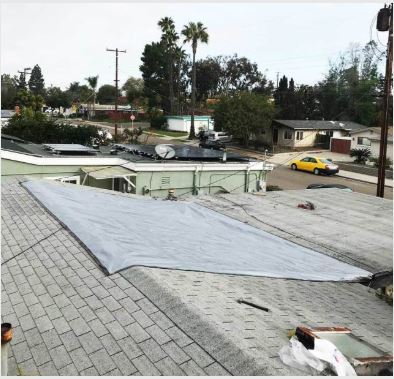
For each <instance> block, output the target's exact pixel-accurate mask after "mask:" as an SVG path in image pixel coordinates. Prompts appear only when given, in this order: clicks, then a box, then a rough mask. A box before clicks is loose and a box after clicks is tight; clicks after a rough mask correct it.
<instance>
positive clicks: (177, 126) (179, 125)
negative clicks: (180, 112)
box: [167, 118, 187, 132]
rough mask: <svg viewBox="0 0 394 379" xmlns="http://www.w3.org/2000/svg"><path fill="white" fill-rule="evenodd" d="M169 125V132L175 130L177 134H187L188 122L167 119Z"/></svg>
mask: <svg viewBox="0 0 394 379" xmlns="http://www.w3.org/2000/svg"><path fill="white" fill-rule="evenodd" d="M167 123H168V130H173V131H176V132H187V129H186V122H185V120H183V119H176V118H171V119H167Z"/></svg>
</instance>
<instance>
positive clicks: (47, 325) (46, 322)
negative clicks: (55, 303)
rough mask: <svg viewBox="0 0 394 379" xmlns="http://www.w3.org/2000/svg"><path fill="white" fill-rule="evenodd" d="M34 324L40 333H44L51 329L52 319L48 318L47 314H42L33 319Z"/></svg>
mask: <svg viewBox="0 0 394 379" xmlns="http://www.w3.org/2000/svg"><path fill="white" fill-rule="evenodd" d="M35 321H36V325H37V328H38V330H39V331H40V333H44V332H46V331H48V330H51V329H53V324H52V321H51V320H50V319H49V317H48V316H46V315H45V316H42V317H39V318H36V319H35Z"/></svg>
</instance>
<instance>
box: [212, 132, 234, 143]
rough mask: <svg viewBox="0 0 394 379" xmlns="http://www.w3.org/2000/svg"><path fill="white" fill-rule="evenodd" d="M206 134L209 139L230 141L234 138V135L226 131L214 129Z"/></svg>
mask: <svg viewBox="0 0 394 379" xmlns="http://www.w3.org/2000/svg"><path fill="white" fill-rule="evenodd" d="M205 136H206V137H208V138H207V139H208V140H209V141H221V142H230V141H231V140H232V139H233V136H229V135H228V134H227V133H226V132H215V131H214V130H209V131H206V132H205Z"/></svg>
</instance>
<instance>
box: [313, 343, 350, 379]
mask: <svg viewBox="0 0 394 379" xmlns="http://www.w3.org/2000/svg"><path fill="white" fill-rule="evenodd" d="M309 351H310V353H311V354H313V355H314V356H315V357H316V358H319V359H321V360H323V361H325V362H328V363H330V365H331V366H332V367H333V368H334V369H335V371H336V372H337V375H338V376H357V374H356V371H354V368H353V367H352V365H351V364H350V363H349V361H348V360H347V359H346V358H345V356H344V355H343V354H342V353H341V352H340V351H339V350H338V349H337V347H336V346H335V345H334V344H333V343H332V342H330V341H327V340H325V339H321V338H315V348H314V349H313V350H309Z"/></svg>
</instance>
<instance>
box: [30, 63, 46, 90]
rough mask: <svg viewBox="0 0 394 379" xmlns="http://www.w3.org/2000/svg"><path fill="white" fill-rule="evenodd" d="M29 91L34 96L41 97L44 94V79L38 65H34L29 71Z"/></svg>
mask: <svg viewBox="0 0 394 379" xmlns="http://www.w3.org/2000/svg"><path fill="white" fill-rule="evenodd" d="M29 89H30V91H31V92H33V93H34V94H35V95H41V96H43V95H44V93H45V83H44V77H43V75H42V72H41V68H40V66H39V65H38V64H36V65H35V66H34V67H33V69H32V70H31V74H30V79H29Z"/></svg>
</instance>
